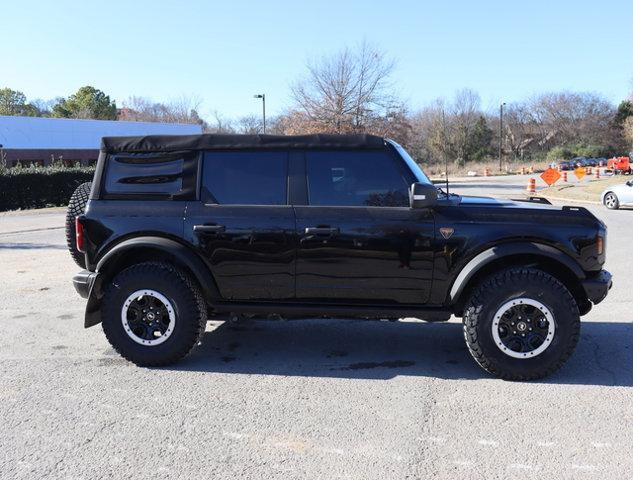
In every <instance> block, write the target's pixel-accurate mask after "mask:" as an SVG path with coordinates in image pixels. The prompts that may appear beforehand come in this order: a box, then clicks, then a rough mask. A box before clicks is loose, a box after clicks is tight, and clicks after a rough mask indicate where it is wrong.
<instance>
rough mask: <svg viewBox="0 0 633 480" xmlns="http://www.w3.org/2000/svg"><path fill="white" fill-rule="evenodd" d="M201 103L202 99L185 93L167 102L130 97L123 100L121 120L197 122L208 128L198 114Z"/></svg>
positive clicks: (120, 113) (120, 112)
mask: <svg viewBox="0 0 633 480" xmlns="http://www.w3.org/2000/svg"><path fill="white" fill-rule="evenodd" d="M201 104H202V101H201V100H200V99H198V98H195V97H189V96H185V95H183V96H181V97H179V98H177V99H174V100H172V101H170V102H167V103H160V102H153V101H152V100H150V99H148V98H145V97H130V98H129V99H128V100H126V101H125V102H123V108H122V109H121V110H120V111H119V120H129V121H136V122H164V123H195V124H199V125H202V126H203V128H206V122H205V121H204V120H203V119H202V118H200V115H199V114H198V110H199V108H200V105H201Z"/></svg>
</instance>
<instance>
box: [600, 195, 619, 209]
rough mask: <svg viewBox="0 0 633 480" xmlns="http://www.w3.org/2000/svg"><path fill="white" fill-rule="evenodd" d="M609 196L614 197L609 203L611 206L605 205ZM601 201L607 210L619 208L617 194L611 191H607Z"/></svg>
mask: <svg viewBox="0 0 633 480" xmlns="http://www.w3.org/2000/svg"><path fill="white" fill-rule="evenodd" d="M609 196H612V197H613V199H614V203H611V206H609V205H607V197H609ZM602 203H604V206H605V207H607V208H608V209H609V210H617V209H618V208H620V200H619V199H618V196H617V195H616V194H615V193H613V192H607V193H606V194H605V196H604V200H603V201H602Z"/></svg>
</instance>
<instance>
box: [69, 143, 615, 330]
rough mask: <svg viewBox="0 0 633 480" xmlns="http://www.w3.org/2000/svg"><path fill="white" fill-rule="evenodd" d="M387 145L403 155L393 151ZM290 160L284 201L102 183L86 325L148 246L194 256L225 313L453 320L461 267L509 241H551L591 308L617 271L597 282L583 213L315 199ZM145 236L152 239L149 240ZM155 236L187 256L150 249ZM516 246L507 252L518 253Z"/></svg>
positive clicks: (530, 205) (90, 243)
mask: <svg viewBox="0 0 633 480" xmlns="http://www.w3.org/2000/svg"><path fill="white" fill-rule="evenodd" d="M386 148H387V149H388V151H389V152H390V153H391V154H392V155H394V158H396V160H397V159H400V160H402V159H401V158H400V157H399V156H398V154H397V152H396V150H395V149H394V148H393V147H390V146H389V145H388V144H387V147H386ZM289 157H290V159H291V161H290V163H289V188H288V202H287V203H288V204H287V205H285V206H239V205H235V206H230V205H211V204H205V203H204V201H202V200H201V199H200V195H199V188H200V186H199V182H198V183H197V184H198V192H195V195H194V193H193V192H192V194H191V196H189V197H188V198H187V197H185V198H180V199H169V200H167V199H160V198H156V199H153V200H133V199H127V198H126V199H103V197H104V195H101V194H100V185H99V184H97V185H96V186H95V187H94V189H93V193H92V195H91V200H90V202H89V204H88V208H87V210H86V213H85V215H84V218H83V219H82V221H83V223H84V227H85V232H86V259H87V266H88V270H89V271H92V272H97V274H98V275H93V276H89V278H90V288H89V291H88V292H87V293H88V295H89V296H90V301H89V307H88V310H90V312H91V315H92V316H91V320H90V321H88V319H87V321H86V325H87V326H89V325H88V324H95V323H98V320H99V319H98V313H95V312H96V311H97V310H98V308H97V307H98V301H99V298H100V295H101V289H102V288H103V282H104V281H105V280H107V278H109V277H110V276H111V275H112V274H113V272H115V270H116V263H115V259H119V260H121V259H122V258H124V256H125V255H128V257H127V258H128V260H129V258H134V259H148V258H152V255H153V253H151V254H149V253H147V252H148V251H149V250H152V252H154V253H155V252H157V251H161V252H162V253H163V254H164V255H165V256H167V258H170V257H173V258H175V259H177V260H178V259H179V258H180V256H182V255H188V256H189V257H190V258H188V260H187V261H188V262H189V264H187V263H185V265H187V266H188V268H189V269H190V270H192V272H193V274H194V276H195V277H196V278H197V279H198V281H199V282H200V283H203V282H205V283H210V284H212V285H203V288H204V289H205V296H206V297H207V298H206V299H207V301H208V302H209V304H210V305H212V306H214V307H217V308H218V309H224V310H227V311H231V309H232V308H235V310H236V311H237V310H239V309H240V308H241V309H242V310H248V309H249V308H250V310H251V311H254V312H268V313H271V312H277V313H283V312H284V311H292V310H293V309H295V310H297V311H299V312H301V311H303V312H312V311H315V312H318V311H323V312H324V313H328V312H329V313H334V314H337V315H338V314H339V313H340V312H345V313H346V314H348V315H349V316H355V315H357V316H371V315H368V310H369V309H373V310H375V311H376V312H380V313H383V312H384V313H385V314H387V313H388V312H398V311H399V310H401V311H409V312H411V311H413V312H415V311H418V312H419V313H420V315H419V316H420V317H421V318H425V316H427V315H425V312H426V313H428V317H429V318H431V317H434V316H438V312H440V313H441V312H446V315H439V317H441V318H442V319H445V318H447V315H448V314H450V313H451V312H453V311H454V310H455V305H456V304H458V303H459V299H456V298H451V290H452V289H453V290H454V289H455V282H456V280H459V275H460V273H461V272H462V271H463V269H464V268H466V267H468V266H469V262H472V261H473V258H476V257H477V256H478V255H480V254H482V252H486V251H488V250H490V249H494V248H496V247H500V246H504V245H514V246H521V245H536V246H537V247H538V246H539V245H541V246H545V247H546V248H547V249H549V250H548V251H549V252H550V255H549V256H546V255H544V256H543V257H542V258H543V261H545V262H549V263H551V264H559V265H561V266H562V267H564V268H568V269H571V270H573V273H574V275H575V276H576V277H577V280H578V281H579V282H581V283H582V282H583V281H586V280H588V281H589V282H590V283H591V285H592V288H593V289H594V290H600V291H599V292H598V293H596V294H594V298H589V297H588V298H589V299H590V300H593V301H594V302H595V303H597V301H600V300H602V298H600V299H597V297H598V296H603V295H602V291H605V294H606V290H608V287H609V286H610V277H609V278H608V279H605V278H602V277H600V278H602V281H596V278H598V276H599V275H600V272H601V269H602V265H603V263H604V252H603V253H602V254H601V255H598V252H597V242H598V236H602V237H604V236H605V234H606V229H605V227H604V224H602V222H600V221H599V220H598V219H596V218H595V217H594V216H593V215H592V214H591V213H589V212H588V211H587V210H586V209H583V208H573V209H571V208H559V207H553V206H547V205H540V204H538V203H535V202H517V201H505V200H504V201H501V200H495V199H489V198H476V197H455V196H451V197H444V198H440V199H439V200H438V202H437V205H436V206H435V207H433V208H430V209H411V208H407V207H316V206H310V205H308V204H307V203H308V201H307V199H308V195H307V192H306V182H305V175H304V172H305V168H304V167H303V168H302V166H301V162H302V158H303V156H302V155H301V152H290V155H289ZM101 161H103V159H101ZM199 172H200V169H199V168H198V177H199V175H200V174H199ZM100 177H101V171H99V174H98V175H97V177H96V178H97V179H99V178H100ZM196 226H207V227H219V228H211V229H210V230H211V231H208V230H207V231H205V229H204V228H203V229H200V228H198V229H196ZM308 229H313V230H308ZM314 229H317V230H314ZM440 231H443V232H447V231H450V232H451V234H450V235H445V234H442V233H440ZM138 237H143V238H145V239H148V240H147V241H146V242H145V243H143V244H142V245H141V244H139V242H136V243H135V239H137V238H138ZM152 238H155V239H166V240H169V242H171V243H170V244H171V245H172V246H173V244H174V243H175V244H176V245H180V246H181V247H183V250H184V251H186V252H188V253H187V254H183V253H182V252H181V253H174V252H173V250H174V249H173V247H172V248H171V249H170V248H168V247H165V246H161V245H160V242H157V243H156V244H155V245H152V242H151V239H152ZM116 248H119V250H120V251H119V253H117V254H116V255H113V254H112V252H113V251H115V249H116ZM517 248H518V247H517ZM517 248H515V249H514V250H513V249H506V250H504V251H507V253H506V254H504V255H507V258H508V259H510V258H511V257H513V256H515V255H518V254H521V253H522V250H521V249H520V248H519V249H518V250H517ZM124 253H125V255H124ZM523 253H525V252H523ZM532 253H533V252H532ZM532 253H530V255H532ZM502 257H503V255H499V256H498V258H497V260H499V259H501V258H502ZM194 263H195V265H193V264H194ZM191 265H193V266H191ZM469 268H472V266H471V267H469ZM475 270H476V269H475ZM104 276H105V277H107V278H106V279H104V278H101V279H95V278H96V277H104ZM84 277H85V275H84ZM469 278H470V277H469ZM596 284H597V286H596ZM600 285H601V286H602V287H600ZM460 287H463V286H460ZM78 290H79V288H78ZM84 290H85V288H82V293H84V292H83V291H84ZM460 291H461V290H460ZM581 293H582V292H581ZM585 300H586V299H585ZM220 307H222V308H220ZM238 307H240V308H238ZM302 307H304V309H303V310H301V308H302ZM319 309H320V310H319ZM456 313H460V312H456Z"/></svg>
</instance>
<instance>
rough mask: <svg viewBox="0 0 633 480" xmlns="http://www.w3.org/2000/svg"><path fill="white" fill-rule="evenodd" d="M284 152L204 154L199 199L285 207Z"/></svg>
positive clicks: (226, 203) (285, 177)
mask: <svg viewBox="0 0 633 480" xmlns="http://www.w3.org/2000/svg"><path fill="white" fill-rule="evenodd" d="M287 172H288V153H287V152H261V151H260V152H248V151H246V152H206V153H205V154H204V162H203V166H202V192H201V197H202V200H203V201H204V202H206V203H218V204H220V205H286V190H287Z"/></svg>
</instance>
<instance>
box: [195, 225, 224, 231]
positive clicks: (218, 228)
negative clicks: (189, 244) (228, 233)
mask: <svg viewBox="0 0 633 480" xmlns="http://www.w3.org/2000/svg"><path fill="white" fill-rule="evenodd" d="M225 230H226V227H225V226H224V225H194V226H193V231H194V232H196V233H222V232H224V231H225Z"/></svg>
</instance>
